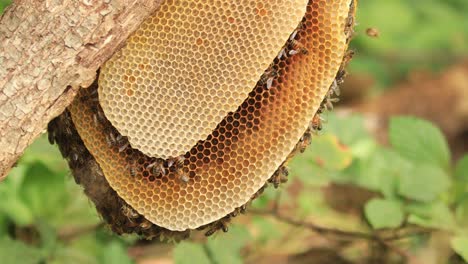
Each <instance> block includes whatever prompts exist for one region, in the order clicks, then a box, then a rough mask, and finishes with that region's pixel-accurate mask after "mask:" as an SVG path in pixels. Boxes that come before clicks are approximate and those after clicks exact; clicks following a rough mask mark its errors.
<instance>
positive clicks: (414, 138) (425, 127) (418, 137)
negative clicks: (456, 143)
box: [389, 117, 450, 169]
mask: <svg viewBox="0 0 468 264" xmlns="http://www.w3.org/2000/svg"><path fill="white" fill-rule="evenodd" d="M389 136H390V142H391V144H392V146H393V147H394V148H395V150H396V151H397V152H398V153H400V155H402V156H403V157H406V158H408V159H410V160H412V161H415V162H422V163H427V164H431V165H433V166H440V167H441V168H443V169H446V168H448V166H449V161H450V151H449V148H448V144H447V141H446V140H445V138H444V136H443V134H442V132H441V131H440V130H439V129H438V128H437V127H435V126H434V125H433V124H431V123H430V122H428V121H425V120H421V119H417V118H412V117H394V118H392V119H391V121H390V131H389Z"/></svg>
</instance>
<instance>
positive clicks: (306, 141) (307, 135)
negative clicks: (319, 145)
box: [298, 129, 312, 153]
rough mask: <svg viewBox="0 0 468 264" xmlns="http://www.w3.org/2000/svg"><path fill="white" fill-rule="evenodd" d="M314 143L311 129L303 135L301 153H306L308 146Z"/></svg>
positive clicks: (300, 144)
mask: <svg viewBox="0 0 468 264" xmlns="http://www.w3.org/2000/svg"><path fill="white" fill-rule="evenodd" d="M311 142H312V133H311V132H310V130H309V129H307V131H306V132H305V133H304V135H302V137H301V139H300V140H299V144H298V148H299V152H301V153H304V151H305V150H306V148H307V146H309V145H310V143H311Z"/></svg>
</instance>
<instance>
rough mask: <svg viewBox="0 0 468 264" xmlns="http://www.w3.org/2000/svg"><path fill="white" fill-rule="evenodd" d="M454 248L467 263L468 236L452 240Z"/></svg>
mask: <svg viewBox="0 0 468 264" xmlns="http://www.w3.org/2000/svg"><path fill="white" fill-rule="evenodd" d="M451 245H452V248H453V250H454V251H455V252H457V254H458V255H460V256H461V257H462V258H463V259H464V260H465V261H466V262H468V236H458V237H454V238H453V239H452V240H451Z"/></svg>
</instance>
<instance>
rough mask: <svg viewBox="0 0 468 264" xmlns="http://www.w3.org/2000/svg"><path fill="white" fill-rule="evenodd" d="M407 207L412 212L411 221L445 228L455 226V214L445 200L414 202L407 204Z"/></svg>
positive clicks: (409, 218)
mask: <svg viewBox="0 0 468 264" xmlns="http://www.w3.org/2000/svg"><path fill="white" fill-rule="evenodd" d="M405 209H406V211H407V212H408V213H410V216H409V217H408V222H409V223H412V224H416V225H420V226H424V227H430V228H440V229H444V230H452V229H454V228H455V219H454V215H453V213H452V212H451V211H450V208H449V207H448V206H447V205H446V204H444V203H443V202H435V203H412V204H409V205H407V206H406V208H405Z"/></svg>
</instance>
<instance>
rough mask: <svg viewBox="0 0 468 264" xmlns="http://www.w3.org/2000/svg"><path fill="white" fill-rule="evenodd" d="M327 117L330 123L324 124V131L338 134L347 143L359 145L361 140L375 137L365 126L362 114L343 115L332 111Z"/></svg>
mask: <svg viewBox="0 0 468 264" xmlns="http://www.w3.org/2000/svg"><path fill="white" fill-rule="evenodd" d="M326 118H327V119H328V123H327V124H326V125H325V126H324V130H323V131H324V132H325V133H327V134H333V135H336V137H338V138H339V140H340V141H341V142H343V144H345V145H348V146H354V145H355V144H357V145H359V144H361V141H368V140H372V139H373V138H372V136H371V135H370V134H369V131H368V130H367V129H366V128H365V125H364V117H363V116H362V115H358V114H353V115H348V116H345V117H343V116H338V115H336V114H334V113H330V114H328V115H326ZM361 147H362V146H360V147H358V148H361Z"/></svg>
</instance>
